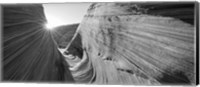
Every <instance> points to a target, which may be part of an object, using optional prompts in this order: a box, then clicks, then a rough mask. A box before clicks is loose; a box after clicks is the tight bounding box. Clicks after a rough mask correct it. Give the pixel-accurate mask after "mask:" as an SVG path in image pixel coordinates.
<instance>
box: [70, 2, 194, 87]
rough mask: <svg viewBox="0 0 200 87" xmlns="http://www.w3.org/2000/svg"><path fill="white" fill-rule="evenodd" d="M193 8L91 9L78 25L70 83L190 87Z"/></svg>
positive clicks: (144, 5)
mask: <svg viewBox="0 0 200 87" xmlns="http://www.w3.org/2000/svg"><path fill="white" fill-rule="evenodd" d="M193 21H194V3H191V4H190V3H189V4H185V3H180V4H174V3H167V4H165V3H153V4H147V3H138V4H134V3H95V4H92V5H91V6H90V8H89V9H88V13H87V15H85V17H84V19H83V21H82V22H81V23H80V25H79V27H78V30H77V33H76V34H75V36H74V39H73V40H72V42H71V44H70V45H69V49H72V47H75V45H74V43H77V40H76V38H78V37H77V36H78V35H80V36H81V41H82V42H81V43H79V44H81V45H82V49H83V57H82V60H80V61H79V62H77V65H74V66H73V67H72V68H71V71H72V74H73V76H74V79H75V81H77V82H88V83H95V84H194V74H195V73H194V45H195V43H194V40H195V39H194V38H195V37H194V32H195V28H194V26H193Z"/></svg>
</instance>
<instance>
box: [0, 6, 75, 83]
mask: <svg viewBox="0 0 200 87" xmlns="http://www.w3.org/2000/svg"><path fill="white" fill-rule="evenodd" d="M45 23H46V18H45V15H44V11H43V7H42V5H31V4H29V5H4V6H3V59H2V61H3V67H2V71H3V73H2V75H3V78H2V80H3V81H34V82H35V81H36V82H41V81H42V82H73V81H74V80H73V78H72V75H71V72H70V71H69V69H68V63H67V62H65V61H64V57H63V56H62V54H61V53H60V52H59V51H58V50H57V46H56V44H55V42H54V40H53V37H52V34H51V32H50V31H48V30H46V29H45V27H44V24H45Z"/></svg>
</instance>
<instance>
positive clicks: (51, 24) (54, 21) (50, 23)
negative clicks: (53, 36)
mask: <svg viewBox="0 0 200 87" xmlns="http://www.w3.org/2000/svg"><path fill="white" fill-rule="evenodd" d="M46 18H47V23H46V24H45V27H46V29H47V30H52V29H55V27H58V26H61V25H64V22H62V21H61V20H59V19H58V18H56V17H54V16H50V15H48V16H46Z"/></svg>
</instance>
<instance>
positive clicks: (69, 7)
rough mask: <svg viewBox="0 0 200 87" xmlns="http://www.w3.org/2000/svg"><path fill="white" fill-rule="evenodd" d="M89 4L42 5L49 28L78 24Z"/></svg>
mask: <svg viewBox="0 0 200 87" xmlns="http://www.w3.org/2000/svg"><path fill="white" fill-rule="evenodd" d="M90 5H91V3H69V2H68V3H58V4H43V7H44V11H45V16H46V18H47V21H48V22H47V24H48V25H49V26H50V27H56V26H60V25H66V24H73V23H80V22H81V21H82V19H83V16H84V15H85V14H86V12H87V9H88V8H89V6H90Z"/></svg>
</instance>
